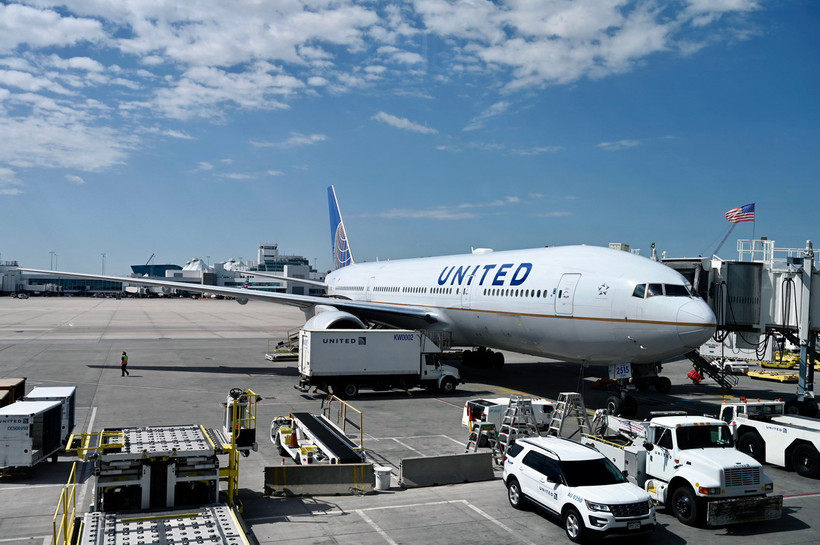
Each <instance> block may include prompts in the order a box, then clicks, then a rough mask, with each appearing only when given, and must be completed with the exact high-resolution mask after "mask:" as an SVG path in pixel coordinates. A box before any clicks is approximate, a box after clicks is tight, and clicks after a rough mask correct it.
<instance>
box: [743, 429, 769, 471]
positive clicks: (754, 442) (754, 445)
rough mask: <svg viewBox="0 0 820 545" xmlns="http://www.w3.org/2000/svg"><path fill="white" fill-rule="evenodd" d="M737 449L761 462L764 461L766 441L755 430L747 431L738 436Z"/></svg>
mask: <svg viewBox="0 0 820 545" xmlns="http://www.w3.org/2000/svg"><path fill="white" fill-rule="evenodd" d="M737 450H739V451H740V452H744V453H746V454H748V455H749V456H751V457H752V458H754V459H755V460H757V461H758V462H760V463H761V464H762V463H763V462H765V461H766V443H764V442H763V438H762V437H760V436H759V435H758V434H757V432H754V431H747V432H745V433H744V434H743V435H741V436H740V437H738V439H737Z"/></svg>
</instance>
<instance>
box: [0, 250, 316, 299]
mask: <svg viewBox="0 0 820 545" xmlns="http://www.w3.org/2000/svg"><path fill="white" fill-rule="evenodd" d="M19 267H20V265H19V263H18V262H17V261H4V262H0V294H2V295H9V294H16V293H26V294H30V295H80V296H83V295H84V296H107V295H112V296H122V295H124V294H125V295H132V296H152V295H155V296H156V295H164V294H165V292H163V291H162V290H161V289H160V288H146V287H142V286H141V287H137V286H129V285H128V284H127V283H124V282H116V281H110V280H93V279H87V278H61V277H59V276H53V275H48V274H33V273H23V272H21V271H20V270H19ZM131 270H132V274H131V276H132V277H141V278H146V277H147V278H156V279H161V280H172V281H174V282H188V283H191V284H200V285H206V286H226V287H235V288H241V287H243V286H245V284H246V282H247V284H248V287H249V288H251V289H256V290H262V291H270V292H276V293H291V294H295V295H323V294H324V290H322V289H319V288H313V287H310V288H309V287H307V286H305V285H303V284H295V283H293V282H287V281H285V280H277V279H273V278H270V277H263V276H254V274H253V273H254V272H255V271H259V272H266V273H272V274H280V275H282V276H287V277H291V278H300V279H306V280H318V281H321V280H324V277H325V274H324V273H319V272H318V271H316V270H315V269H314V268H313V267H311V266H310V262H309V261H308V259H307V258H305V257H302V256H297V255H281V254H280V253H279V246H278V244H260V245H259V248H258V251H257V259H256V260H255V261H248V262H244V261H242V259H238V260H237V259H229V260H227V261H224V262H217V263H214V264H213V265H208V264H207V263H205V262H204V261H203V260H202V259H199V258H193V259H191V260H189V261H188V262H187V263H186V264H185V265H184V266H179V265H173V264H150V263H146V264H144V265H132V266H131Z"/></svg>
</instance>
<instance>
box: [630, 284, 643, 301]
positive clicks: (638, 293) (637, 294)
mask: <svg viewBox="0 0 820 545" xmlns="http://www.w3.org/2000/svg"><path fill="white" fill-rule="evenodd" d="M645 293H646V284H638V285H637V286H635V291H633V292H632V297H637V298H638V299H643V296H644V294H645Z"/></svg>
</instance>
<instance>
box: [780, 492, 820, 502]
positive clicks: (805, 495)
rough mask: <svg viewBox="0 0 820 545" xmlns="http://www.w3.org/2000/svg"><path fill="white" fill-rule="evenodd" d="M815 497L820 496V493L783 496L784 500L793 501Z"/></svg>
mask: <svg viewBox="0 0 820 545" xmlns="http://www.w3.org/2000/svg"><path fill="white" fill-rule="evenodd" d="M814 496H820V492H806V493H805V494H789V495H788V496H783V499H784V500H791V499H797V498H811V497H814Z"/></svg>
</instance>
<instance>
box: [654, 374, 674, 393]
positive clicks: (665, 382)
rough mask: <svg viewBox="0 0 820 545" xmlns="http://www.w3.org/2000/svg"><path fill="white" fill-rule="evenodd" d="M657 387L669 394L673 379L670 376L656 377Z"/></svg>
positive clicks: (658, 389)
mask: <svg viewBox="0 0 820 545" xmlns="http://www.w3.org/2000/svg"><path fill="white" fill-rule="evenodd" d="M655 389H656V390H657V391H658V392H660V393H662V394H668V393H669V392H670V391H671V390H672V381H671V380H669V377H658V378H656V379H655Z"/></svg>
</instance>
